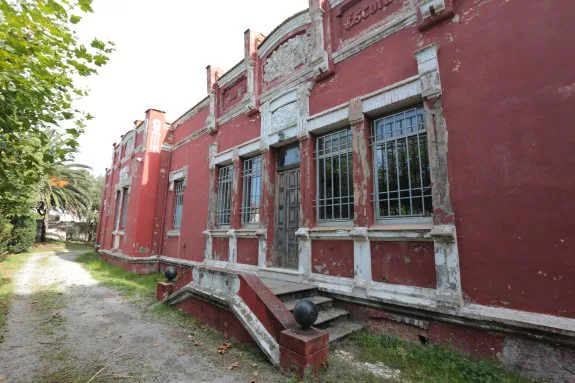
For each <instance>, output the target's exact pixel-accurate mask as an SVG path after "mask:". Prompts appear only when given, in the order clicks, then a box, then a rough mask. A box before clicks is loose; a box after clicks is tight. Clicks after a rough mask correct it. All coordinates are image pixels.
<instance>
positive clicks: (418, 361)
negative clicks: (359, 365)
mask: <svg viewBox="0 0 575 383" xmlns="http://www.w3.org/2000/svg"><path fill="white" fill-rule="evenodd" d="M342 346H347V347H348V348H349V349H351V350H353V353H354V354H355V357H356V358H357V359H358V360H359V361H361V362H368V363H377V362H381V363H383V364H385V365H386V366H388V367H391V368H393V369H398V370H400V371H401V378H402V379H404V380H406V381H409V382H429V383H432V382H433V383H435V382H451V383H457V382H461V383H489V382H493V383H496V382H497V383H527V382H532V381H531V380H529V379H527V378H525V377H522V376H521V375H519V373H516V372H511V371H507V370H506V369H505V368H504V367H503V365H501V364H500V363H497V362H495V361H491V360H486V359H472V358H469V357H466V356H464V355H462V354H459V353H457V352H454V351H450V350H447V349H445V348H443V347H441V346H437V345H422V344H418V343H413V342H407V341H403V340H400V339H397V338H395V337H391V336H386V335H375V334H371V333H369V332H367V331H361V332H359V333H357V334H354V335H352V336H351V337H350V338H349V339H347V340H346V341H345V342H344V344H342ZM320 381H322V380H320ZM323 381H325V382H331V381H333V382H335V380H329V379H328V380H323ZM366 381H370V380H366Z"/></svg>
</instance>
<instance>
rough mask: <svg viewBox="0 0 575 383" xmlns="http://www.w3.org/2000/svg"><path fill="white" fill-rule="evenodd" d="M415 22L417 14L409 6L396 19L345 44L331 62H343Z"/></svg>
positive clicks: (335, 53) (334, 54)
mask: <svg viewBox="0 0 575 383" xmlns="http://www.w3.org/2000/svg"><path fill="white" fill-rule="evenodd" d="M416 22H417V13H416V12H415V9H414V8H413V7H410V6H409V7H407V11H405V12H404V13H403V14H399V15H396V17H394V18H393V19H391V20H390V21H388V22H387V23H384V24H382V25H380V26H379V27H377V28H375V29H374V30H372V31H370V32H367V33H362V34H360V35H359V37H357V38H356V39H354V40H350V41H348V42H345V43H344V44H345V45H344V46H343V47H342V48H340V49H339V50H338V51H336V52H334V53H333V55H332V56H333V62H334V63H338V62H340V61H343V60H345V59H347V58H348V57H351V56H353V55H354V54H356V53H359V52H361V51H362V50H364V49H365V48H367V47H369V46H370V45H372V44H374V43H376V42H378V41H380V40H382V39H384V38H386V37H388V36H390V35H392V34H393V33H395V32H398V31H400V30H402V29H404V28H407V27H409V26H411V25H414V24H415V23H416Z"/></svg>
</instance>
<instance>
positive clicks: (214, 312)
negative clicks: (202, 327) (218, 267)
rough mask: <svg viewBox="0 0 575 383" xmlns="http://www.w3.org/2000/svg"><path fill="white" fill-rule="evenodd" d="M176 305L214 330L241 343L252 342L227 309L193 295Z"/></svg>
mask: <svg viewBox="0 0 575 383" xmlns="http://www.w3.org/2000/svg"><path fill="white" fill-rule="evenodd" d="M176 307H177V308H178V309H179V310H182V311H185V312H187V313H189V314H191V315H192V316H193V317H194V318H196V319H199V320H200V321H202V322H203V323H206V324H207V325H208V326H210V327H211V328H213V329H214V330H217V331H220V332H223V333H224V334H225V335H226V336H230V337H232V338H235V339H237V340H239V341H240V342H242V343H248V344H254V341H253V339H252V337H251V335H250V333H249V332H247V330H246V329H245V328H244V327H243V325H242V324H241V322H240V321H239V320H238V319H237V318H236V317H235V316H234V314H233V313H232V312H231V311H229V310H226V309H224V308H221V307H220V306H216V305H214V304H212V303H209V302H206V301H203V300H201V299H197V298H193V297H189V298H188V299H186V300H185V301H183V302H181V303H178V304H177V305H176Z"/></svg>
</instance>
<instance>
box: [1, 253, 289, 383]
mask: <svg viewBox="0 0 575 383" xmlns="http://www.w3.org/2000/svg"><path fill="white" fill-rule="evenodd" d="M79 254H80V253H78V252H70V253H39V254H33V255H31V256H30V257H29V259H28V261H27V263H26V265H25V266H24V268H23V269H22V270H20V272H19V273H18V274H17V276H16V278H15V283H16V285H15V294H16V299H14V301H13V304H12V306H11V308H10V311H9V313H8V317H7V327H6V330H7V331H6V334H5V341H4V343H2V344H0V381H3V382H58V383H65V382H88V381H89V380H90V379H91V378H93V380H91V382H90V383H93V382H160V381H161V382H252V381H255V382H283V381H286V378H285V377H284V376H282V375H281V374H279V372H277V370H275V369H274V368H272V367H271V366H270V365H269V364H268V363H266V362H265V361H256V362H254V361H253V358H252V357H246V355H245V354H247V353H248V352H249V351H245V350H238V349H231V350H230V351H229V352H228V353H227V355H224V356H222V355H219V354H218V353H217V344H216V343H214V342H219V340H214V341H213V342H211V343H210V342H209V341H205V345H204V344H202V345H201V346H196V347H194V346H193V343H192V342H193V341H194V339H192V338H196V335H198V334H195V333H190V329H189V328H186V326H183V325H181V324H179V323H175V322H174V323H168V322H166V321H165V320H152V319H150V318H147V317H146V315H144V313H143V308H142V307H140V306H138V305H136V304H133V303H132V302H130V301H127V300H126V299H125V298H123V297H122V296H121V295H120V294H119V293H118V292H116V291H114V290H111V289H109V288H106V287H103V286H101V285H99V284H98V283H97V281H96V280H94V279H93V278H92V276H91V275H90V274H89V273H88V272H87V271H86V270H85V269H84V268H82V266H81V265H79V264H78V263H75V262H74V259H75V258H76V257H77V256H78V255H79ZM198 331H205V332H206V333H209V331H208V330H198ZM206 336H207V337H209V336H208V335H206ZM256 360H257V358H256ZM234 362H238V365H239V367H237V368H233V369H231V370H230V367H231V364H233V363H234ZM97 372H99V374H97V375H96V377H95V378H94V374H96V373H97ZM6 378H7V379H6ZM3 379H4V380H3Z"/></svg>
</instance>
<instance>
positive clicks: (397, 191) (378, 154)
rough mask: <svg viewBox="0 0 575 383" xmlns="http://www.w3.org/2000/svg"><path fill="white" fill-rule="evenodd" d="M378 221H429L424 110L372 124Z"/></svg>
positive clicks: (395, 114) (408, 110)
mask: <svg viewBox="0 0 575 383" xmlns="http://www.w3.org/2000/svg"><path fill="white" fill-rule="evenodd" d="M372 133H373V144H374V168H375V196H376V201H375V203H376V214H377V218H378V219H389V218H412V217H430V216H431V213H432V206H431V179H430V176H429V158H428V155H427V134H426V130H425V118H424V109H423V107H422V106H419V107H415V108H411V109H407V110H403V111H400V112H398V113H394V114H391V115H388V116H384V117H382V118H380V119H377V120H375V121H374V123H373V132H372Z"/></svg>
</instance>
